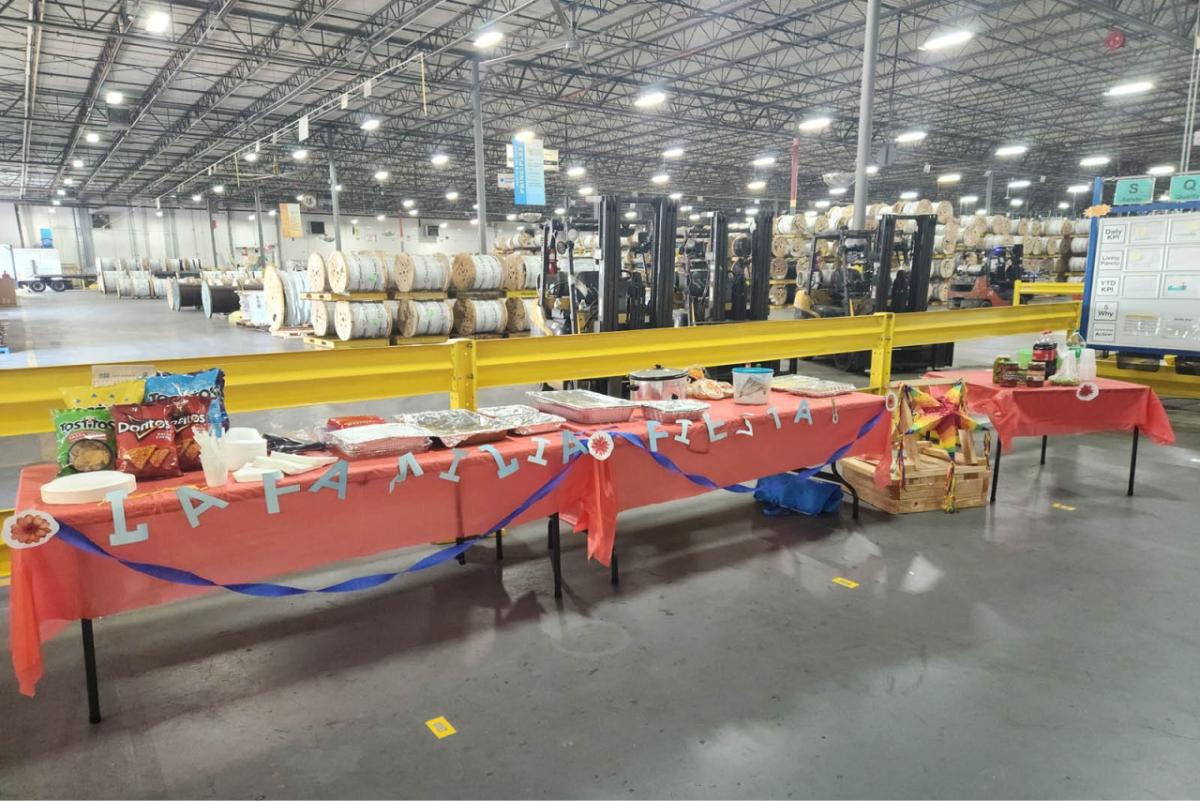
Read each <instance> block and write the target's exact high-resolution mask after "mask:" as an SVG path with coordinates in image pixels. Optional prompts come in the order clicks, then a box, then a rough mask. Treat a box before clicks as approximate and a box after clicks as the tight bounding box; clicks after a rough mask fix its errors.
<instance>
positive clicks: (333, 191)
mask: <svg viewBox="0 0 1200 801" xmlns="http://www.w3.org/2000/svg"><path fill="white" fill-rule="evenodd" d="M328 153H329V196H330V197H332V198H333V247H334V249H335V250H341V249H342V207H341V204H340V203H339V202H338V190H337V186H338V177H337V165H336V164H334V163H333V149H332V148H330V149H329V151H328Z"/></svg>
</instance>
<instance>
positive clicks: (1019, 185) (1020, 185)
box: [1008, 178, 1032, 189]
mask: <svg viewBox="0 0 1200 801" xmlns="http://www.w3.org/2000/svg"><path fill="white" fill-rule="evenodd" d="M1031 183H1032V181H1027V180H1025V179H1024V178H1022V179H1021V180H1019V181H1009V182H1008V188H1009V189H1024V188H1025V187H1027V186H1029V185H1030V184H1031Z"/></svg>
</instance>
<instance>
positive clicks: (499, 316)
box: [454, 298, 508, 336]
mask: <svg viewBox="0 0 1200 801" xmlns="http://www.w3.org/2000/svg"><path fill="white" fill-rule="evenodd" d="M507 326H508V309H507V308H506V307H505V305H504V302H503V301H500V300H474V299H471V298H459V299H458V301H457V302H456V303H455V304H454V330H455V331H457V332H458V333H459V334H462V335H463V336H471V335H472V334H498V333H500V332H502V331H503V330H504V329H505V328H506V327H507Z"/></svg>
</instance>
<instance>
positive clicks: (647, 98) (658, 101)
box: [633, 89, 667, 108]
mask: <svg viewBox="0 0 1200 801" xmlns="http://www.w3.org/2000/svg"><path fill="white" fill-rule="evenodd" d="M666 99H667V95H666V93H665V92H662V91H659V90H658V89H652V90H650V91H648V92H643V93H642V94H640V95H638V96H637V97H636V98H635V99H634V101H633V105H634V106H636V107H637V108H654V107H655V106H661V105H662V104H663V102H665V101H666Z"/></svg>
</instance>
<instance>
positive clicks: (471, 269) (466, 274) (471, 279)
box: [450, 253, 504, 292]
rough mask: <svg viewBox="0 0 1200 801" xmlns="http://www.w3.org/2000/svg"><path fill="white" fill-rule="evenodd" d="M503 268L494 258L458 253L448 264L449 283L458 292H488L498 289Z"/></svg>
mask: <svg viewBox="0 0 1200 801" xmlns="http://www.w3.org/2000/svg"><path fill="white" fill-rule="evenodd" d="M503 278H504V268H503V267H502V266H501V265H500V260H499V259H497V258H496V257H495V256H488V255H486V254H479V253H458V254H456V255H455V256H454V259H453V261H451V263H450V283H452V284H453V285H454V288H455V289H456V290H458V291H459V292H490V291H493V290H498V289H499V288H500V282H501V281H502V280H503Z"/></svg>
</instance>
